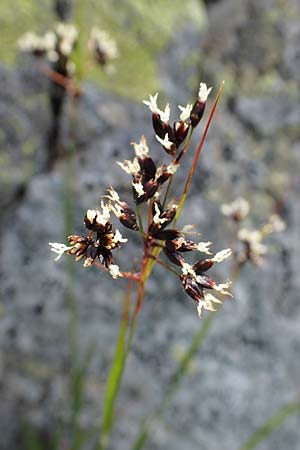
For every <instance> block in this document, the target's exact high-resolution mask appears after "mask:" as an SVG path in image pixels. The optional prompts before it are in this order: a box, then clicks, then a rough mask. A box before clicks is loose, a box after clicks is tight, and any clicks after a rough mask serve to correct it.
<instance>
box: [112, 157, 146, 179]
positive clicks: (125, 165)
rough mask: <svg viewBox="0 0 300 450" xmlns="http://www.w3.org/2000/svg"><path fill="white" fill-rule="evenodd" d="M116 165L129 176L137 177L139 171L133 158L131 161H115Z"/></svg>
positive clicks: (136, 161)
mask: <svg viewBox="0 0 300 450" xmlns="http://www.w3.org/2000/svg"><path fill="white" fill-rule="evenodd" d="M117 164H118V165H119V166H120V167H121V168H122V169H123V170H124V171H125V172H126V173H128V174H129V175H137V174H138V173H139V171H140V169H141V168H140V165H139V162H138V160H137V158H134V160H133V161H129V160H128V159H126V160H125V161H123V162H120V161H117Z"/></svg>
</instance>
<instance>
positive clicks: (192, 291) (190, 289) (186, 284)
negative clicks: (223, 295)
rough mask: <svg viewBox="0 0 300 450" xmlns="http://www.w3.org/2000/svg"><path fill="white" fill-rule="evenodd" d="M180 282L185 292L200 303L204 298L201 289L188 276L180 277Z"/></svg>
mask: <svg viewBox="0 0 300 450" xmlns="http://www.w3.org/2000/svg"><path fill="white" fill-rule="evenodd" d="M180 280H181V282H182V286H183V289H184V290H185V292H186V293H187V294H188V295H189V296H190V297H191V298H192V299H193V300H194V301H195V302H196V303H198V302H200V301H201V300H203V298H204V293H203V289H202V288H201V287H200V286H199V285H198V284H197V282H196V280H194V279H193V278H192V277H190V276H189V275H181V276H180Z"/></svg>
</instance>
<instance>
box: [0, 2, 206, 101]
mask: <svg viewBox="0 0 300 450" xmlns="http://www.w3.org/2000/svg"><path fill="white" fill-rule="evenodd" d="M1 3H2V4H1V17H0V29H1V30H2V32H1V35H2V37H1V41H2V43H1V46H0V60H1V61H3V62H5V63H9V64H13V63H14V62H15V60H16V42H17V39H18V38H19V37H20V36H21V35H22V34H24V33H25V32H27V31H28V30H30V31H35V32H37V33H44V32H45V31H46V30H48V29H49V28H51V26H52V25H53V22H55V21H57V18H56V16H55V14H54V8H53V1H52V0H41V1H38V2H37V1H35V0H15V1H14V3H13V7H12V3H11V2H10V1H8V0H3V1H2V2H1ZM205 17H206V16H205V7H204V6H203V3H202V2H201V1H199V0H186V1H185V2H184V4H183V2H182V1H181V0H156V1H153V0H152V1H147V2H146V1H141V0H125V1H122V2H120V1H118V0H108V1H98V0H87V1H82V0H77V2H75V7H74V13H73V19H72V21H73V22H76V23H77V25H78V26H79V27H80V30H81V38H82V40H83V41H84V40H86V39H87V36H88V33H89V31H90V30H91V28H92V27H93V26H97V27H100V28H102V29H104V30H106V31H108V32H109V33H110V34H111V35H112V37H113V38H114V39H115V40H116V42H117V45H118V48H119V54H120V56H119V58H118V59H117V60H116V61H115V63H114V73H115V75H114V73H112V74H109V76H108V75H107V74H105V73H101V71H99V70H98V69H97V68H96V67H93V66H92V65H91V64H90V63H89V62H88V61H87V62H86V67H85V70H84V72H85V79H88V80H91V81H93V82H95V83H96V84H99V85H100V86H101V87H102V88H104V89H106V90H108V91H111V92H115V93H116V94H120V95H123V96H126V97H129V98H134V99H138V100H141V99H142V98H144V96H145V92H153V91H155V90H157V89H158V88H159V73H158V66H157V58H155V56H157V55H158V54H159V52H160V51H161V50H162V49H163V48H164V47H165V46H166V45H167V44H168V40H169V38H170V37H171V35H174V30H176V29H180V28H182V27H184V26H186V24H187V23H189V24H191V25H193V26H195V27H198V28H199V29H201V28H202V27H203V26H204V24H205ZM15 24H17V26H16V25H15Z"/></svg>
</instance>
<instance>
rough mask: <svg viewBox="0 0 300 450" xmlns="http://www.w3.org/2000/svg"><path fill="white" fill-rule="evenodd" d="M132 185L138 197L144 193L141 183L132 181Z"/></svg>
mask: <svg viewBox="0 0 300 450" xmlns="http://www.w3.org/2000/svg"><path fill="white" fill-rule="evenodd" d="M132 186H133V188H134V190H135V192H136V193H137V196H138V197H141V196H142V195H144V194H145V191H144V188H143V185H142V183H134V182H132Z"/></svg>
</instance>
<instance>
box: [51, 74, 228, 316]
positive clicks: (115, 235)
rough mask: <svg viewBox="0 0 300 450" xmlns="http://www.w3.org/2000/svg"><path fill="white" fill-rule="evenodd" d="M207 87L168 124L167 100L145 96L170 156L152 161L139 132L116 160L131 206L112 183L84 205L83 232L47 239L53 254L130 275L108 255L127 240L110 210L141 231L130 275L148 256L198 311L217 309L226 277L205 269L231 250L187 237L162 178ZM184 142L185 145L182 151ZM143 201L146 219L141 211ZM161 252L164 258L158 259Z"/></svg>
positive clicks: (175, 164)
mask: <svg viewBox="0 0 300 450" xmlns="http://www.w3.org/2000/svg"><path fill="white" fill-rule="evenodd" d="M210 91H211V88H209V89H208V88H207V86H206V84H205V83H201V84H200V89H199V94H198V98H197V100H196V102H195V103H194V105H192V104H190V105H187V106H186V107H182V106H179V110H180V111H181V112H180V116H179V119H178V120H177V121H175V122H174V123H173V125H171V124H170V107H169V105H166V107H165V108H164V110H160V109H159V108H158V105H157V97H158V94H155V95H154V96H150V100H149V101H144V103H145V104H146V105H147V106H149V108H150V110H151V112H152V123H153V128H154V132H155V135H156V139H157V141H158V142H159V143H160V144H161V145H162V147H163V149H164V150H165V152H166V153H167V154H168V155H169V158H170V159H169V161H167V162H164V163H162V164H159V165H158V164H156V163H155V162H154V159H153V158H152V156H151V155H150V149H149V147H148V144H147V141H146V139H145V137H143V136H142V138H141V139H140V142H139V143H133V144H132V145H133V149H134V158H133V159H132V160H125V161H122V162H120V161H119V162H117V164H118V165H119V166H120V167H121V168H122V169H123V170H124V171H125V172H126V173H127V174H128V175H130V176H131V187H132V200H133V205H134V204H135V206H133V205H129V204H128V203H127V202H125V201H123V200H122V199H121V198H120V196H119V194H118V193H117V192H116V191H115V189H114V188H113V187H112V186H110V187H109V188H108V189H107V194H106V195H105V196H103V199H102V200H101V203H100V209H96V210H94V209H93V210H88V211H87V213H86V215H85V218H84V223H85V226H86V228H87V230H88V234H87V236H77V235H75V236H74V235H72V236H69V238H68V241H69V246H67V245H65V244H58V243H50V246H51V250H52V251H53V252H55V253H57V254H58V257H57V258H56V259H59V258H60V256H61V255H62V254H64V253H66V254H67V255H73V256H75V259H76V261H79V260H83V261H84V264H83V265H84V267H89V266H91V265H93V264H96V265H98V266H99V267H100V265H102V266H101V267H100V268H103V269H105V270H108V271H109V272H110V273H111V275H112V276H113V277H114V278H117V277H118V276H127V277H128V276H129V277H130V274H131V272H121V271H120V269H119V267H118V265H117V264H116V263H115V260H114V257H113V255H112V251H113V250H115V249H117V248H119V247H120V245H121V244H122V243H125V242H126V241H127V239H124V238H123V237H122V235H121V233H120V232H119V231H118V230H115V231H114V229H113V225H112V223H111V221H110V215H111V214H113V215H114V216H115V217H116V218H117V219H118V220H119V221H120V223H121V224H122V225H123V226H124V227H125V228H127V229H129V230H131V231H133V232H136V233H139V234H140V235H141V238H142V243H143V246H144V256H143V261H142V264H141V272H140V273H138V274H133V275H134V276H135V278H134V279H139V276H142V267H145V264H146V263H147V261H149V260H155V262H157V263H158V264H160V265H162V266H163V267H165V268H167V269H168V270H170V271H171V272H172V273H173V274H175V275H176V276H177V278H178V280H179V281H180V283H181V285H182V287H183V289H184V291H185V292H186V293H187V294H188V295H189V296H190V297H191V298H192V299H193V300H194V301H195V302H196V304H197V309H198V314H199V316H201V313H202V310H203V309H205V310H209V311H215V306H214V304H218V303H222V302H221V300H220V299H218V298H216V297H215V296H214V295H213V294H212V291H215V292H217V293H219V294H221V295H229V296H230V295H231V294H230V293H229V292H228V288H229V286H230V282H229V281H228V282H226V283H223V284H217V283H216V282H215V280H214V279H212V278H210V277H208V276H207V274H206V272H207V271H208V270H209V269H211V268H212V267H213V266H214V264H215V263H219V262H222V261H223V260H225V259H226V258H228V257H230V256H231V250H230V249H226V250H222V251H220V252H218V253H216V254H215V255H213V254H212V253H211V251H210V248H211V245H212V243H211V242H200V243H197V242H194V241H192V240H190V239H187V237H186V236H187V234H188V233H187V227H184V228H183V229H178V228H177V227H176V221H177V217H176V216H177V213H178V202H176V201H169V203H168V194H169V188H170V184H169V185H168V188H167V189H164V185H165V183H166V182H167V181H168V180H171V179H172V178H173V176H174V174H175V173H176V171H177V169H178V168H179V166H180V159H181V157H182V155H183V154H184V152H185V149H186V147H187V145H188V144H189V139H190V136H191V133H189V131H191V130H193V128H194V127H195V126H196V125H197V124H198V123H199V121H200V120H201V118H202V115H203V112H204V108H205V104H206V100H207V97H208V95H209V93H210ZM184 143H185V144H184ZM182 144H184V146H183V148H182V149H181V150H180V146H181V145H182ZM104 199H105V200H104ZM145 206H146V207H147V214H145V216H146V217H147V222H146V223H145V221H144V220H143V217H144V216H143V211H142V210H141V208H142V207H143V208H144V207H145ZM144 212H146V211H144ZM195 252H200V253H202V254H204V255H205V257H202V258H200V259H199V258H197V262H196V263H195V264H193V265H191V264H189V262H188V261H187V259H186V256H187V255H190V254H191V253H195ZM160 254H161V255H164V256H165V260H166V262H164V261H163V260H161V259H160ZM194 259H195V258H194Z"/></svg>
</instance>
